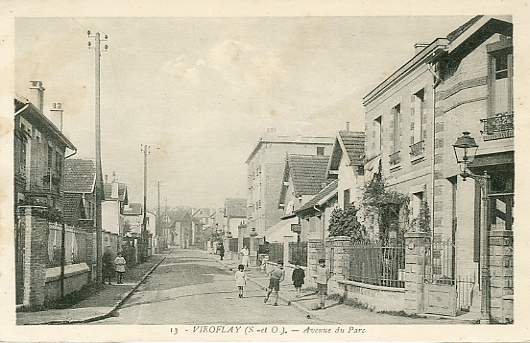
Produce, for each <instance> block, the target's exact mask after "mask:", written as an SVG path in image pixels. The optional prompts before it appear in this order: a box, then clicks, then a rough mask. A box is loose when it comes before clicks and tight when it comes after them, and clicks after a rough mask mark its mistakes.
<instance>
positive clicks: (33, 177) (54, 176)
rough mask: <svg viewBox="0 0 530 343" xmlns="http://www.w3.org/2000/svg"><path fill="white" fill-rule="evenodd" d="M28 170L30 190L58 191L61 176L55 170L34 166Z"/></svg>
mask: <svg viewBox="0 0 530 343" xmlns="http://www.w3.org/2000/svg"><path fill="white" fill-rule="evenodd" d="M30 170H31V172H30V189H29V190H30V191H36V192H39V191H46V192H53V193H58V192H59V190H60V184H61V177H60V175H59V174H58V173H57V172H56V171H55V170H51V169H48V168H35V167H33V168H31V169H30Z"/></svg>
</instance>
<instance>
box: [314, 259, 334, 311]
mask: <svg viewBox="0 0 530 343" xmlns="http://www.w3.org/2000/svg"><path fill="white" fill-rule="evenodd" d="M318 263H319V265H318V266H317V290H318V296H319V298H320V308H321V309H324V308H325V302H326V296H327V295H328V281H329V278H330V277H331V273H330V272H329V269H328V268H326V260H324V259H322V258H321V259H319V260H318Z"/></svg>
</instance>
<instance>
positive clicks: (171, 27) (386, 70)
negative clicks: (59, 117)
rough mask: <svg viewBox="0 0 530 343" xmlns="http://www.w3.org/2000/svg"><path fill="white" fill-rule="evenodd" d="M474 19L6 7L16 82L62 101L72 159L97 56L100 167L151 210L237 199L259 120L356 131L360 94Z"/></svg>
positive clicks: (85, 120)
mask: <svg viewBox="0 0 530 343" xmlns="http://www.w3.org/2000/svg"><path fill="white" fill-rule="evenodd" d="M470 18H472V16H443V17H427V16H425V17H413V16H409V17H351V16H343V17H241V18H237V17H235V18H234V17H225V18H215V17H179V18H160V17H157V18H119V17H117V18H116V17H113V18H110V17H109V18H101V17H90V18H80V17H75V18H68V17H61V18H35V17H33V18H23V17H22V18H21V17H19V18H16V20H15V91H16V92H17V93H18V94H20V95H22V96H25V97H29V96H30V93H29V86H30V81H32V80H40V81H43V84H44V88H45V89H46V91H45V93H44V112H45V114H48V113H49V109H50V108H51V106H52V103H54V102H61V103H62V106H63V109H64V122H63V132H64V133H65V135H66V136H67V137H68V138H69V139H70V140H71V141H72V143H73V144H74V145H75V146H76V147H77V148H78V152H77V154H76V155H75V157H77V158H94V155H95V153H94V151H95V148H94V146H95V143H94V102H95V101H94V98H95V95H94V93H95V92H94V89H95V87H94V60H95V54H94V50H93V49H88V45H87V43H88V42H89V41H91V42H92V45H94V39H93V38H89V37H87V31H88V30H90V31H91V32H92V33H94V32H100V33H101V34H102V35H103V36H104V35H108V40H107V41H106V42H102V46H104V45H105V44H106V45H108V51H107V52H102V56H101V136H102V166H103V174H104V175H109V179H112V175H113V173H115V175H116V178H117V179H118V180H119V181H120V182H124V183H127V184H128V185H129V200H130V201H132V202H142V201H143V154H142V152H141V150H140V148H141V145H142V144H148V145H149V146H150V154H149V155H148V193H147V199H148V207H154V206H156V205H157V182H160V190H161V191H160V197H161V205H162V206H163V205H164V203H165V201H164V199H166V198H167V199H168V200H167V203H168V204H169V205H171V206H176V205H187V206H193V207H218V206H222V204H223V202H224V199H225V198H232V197H243V198H244V197H246V164H245V161H246V159H247V158H248V156H249V155H250V153H251V152H252V150H253V149H254V148H255V146H256V144H257V142H258V140H259V138H260V137H261V136H262V135H263V134H264V133H265V132H266V130H267V128H272V127H273V128H276V130H277V132H279V133H285V134H290V135H304V136H311V135H319V136H323V135H325V136H334V135H335V133H336V132H337V131H338V130H342V129H345V128H346V122H350V129H351V130H355V131H364V108H363V103H362V98H363V97H364V96H365V95H366V94H367V93H368V92H370V91H371V90H372V89H373V88H375V87H376V86H377V85H378V84H379V83H380V82H382V81H383V80H384V79H385V78H387V77H388V76H389V75H390V74H391V73H392V72H394V71H395V70H396V69H397V68H399V67H400V66H401V65H403V64H404V63H405V62H407V61H408V60H409V59H410V58H412V57H413V55H414V44H415V43H418V42H428V43H430V42H432V41H433V40H434V39H436V38H439V37H445V36H446V35H447V34H448V33H449V32H451V31H452V30H454V29H456V28H457V27H458V26H460V25H462V24H463V23H465V22H466V21H467V20H469V19H470Z"/></svg>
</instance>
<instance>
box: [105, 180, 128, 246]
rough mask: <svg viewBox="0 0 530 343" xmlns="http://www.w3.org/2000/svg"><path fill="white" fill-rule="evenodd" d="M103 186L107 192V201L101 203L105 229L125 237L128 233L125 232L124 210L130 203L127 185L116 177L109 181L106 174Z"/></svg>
mask: <svg viewBox="0 0 530 343" xmlns="http://www.w3.org/2000/svg"><path fill="white" fill-rule="evenodd" d="M103 188H104V193H105V201H104V202H103V204H102V205H101V211H102V216H103V219H102V222H103V230H106V231H109V232H112V233H115V234H117V235H118V236H119V237H123V236H124V235H125V233H126V232H124V224H125V218H124V215H123V211H124V209H125V206H126V205H128V204H129V194H128V189H127V185H126V184H125V183H121V182H118V181H117V180H116V178H115V177H114V178H113V180H112V182H108V177H107V175H105V183H104V185H103Z"/></svg>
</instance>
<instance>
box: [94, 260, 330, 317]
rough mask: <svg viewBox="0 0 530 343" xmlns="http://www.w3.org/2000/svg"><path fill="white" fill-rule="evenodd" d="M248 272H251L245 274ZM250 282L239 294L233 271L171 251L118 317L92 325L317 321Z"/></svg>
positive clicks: (209, 261) (123, 307) (212, 261)
mask: <svg viewBox="0 0 530 343" xmlns="http://www.w3.org/2000/svg"><path fill="white" fill-rule="evenodd" d="M251 274H252V272H250V276H252V275H251ZM263 296H264V291H262V290H261V289H260V288H259V286H257V285H256V284H254V283H252V282H248V283H247V286H246V287H245V298H244V299H239V298H238V291H237V287H236V285H235V281H234V276H233V274H232V272H229V271H227V270H226V269H224V268H223V266H222V265H221V264H220V263H219V262H217V261H215V260H213V259H212V258H211V257H210V256H207V255H205V254H204V253H203V252H200V251H194V250H174V251H173V252H172V253H171V254H170V255H169V256H168V257H167V258H166V259H165V261H164V262H162V264H161V265H160V266H158V268H157V269H156V270H155V271H154V272H153V273H152V274H151V275H150V276H149V277H148V278H147V280H146V281H145V283H144V284H142V285H141V286H140V287H139V288H138V290H137V291H136V292H135V293H134V294H133V295H132V296H131V297H130V298H129V300H128V301H126V302H125V303H124V304H123V306H122V307H121V308H120V309H119V316H117V317H111V318H108V319H105V320H102V321H98V322H95V323H94V324H97V325H101V324H127V325H132V324H150V325H155V324H156V325H164V324H181V325H185V324H190V325H191V324H194V325H197V324H241V323H245V324H277V323H280V322H281V323H285V324H322V322H320V321H319V320H318V319H316V318H314V319H308V318H307V313H305V312H301V311H299V310H297V309H296V308H295V307H293V306H287V304H286V303H285V302H282V301H281V300H280V303H279V306H272V302H271V301H269V303H267V304H264V303H263Z"/></svg>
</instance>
